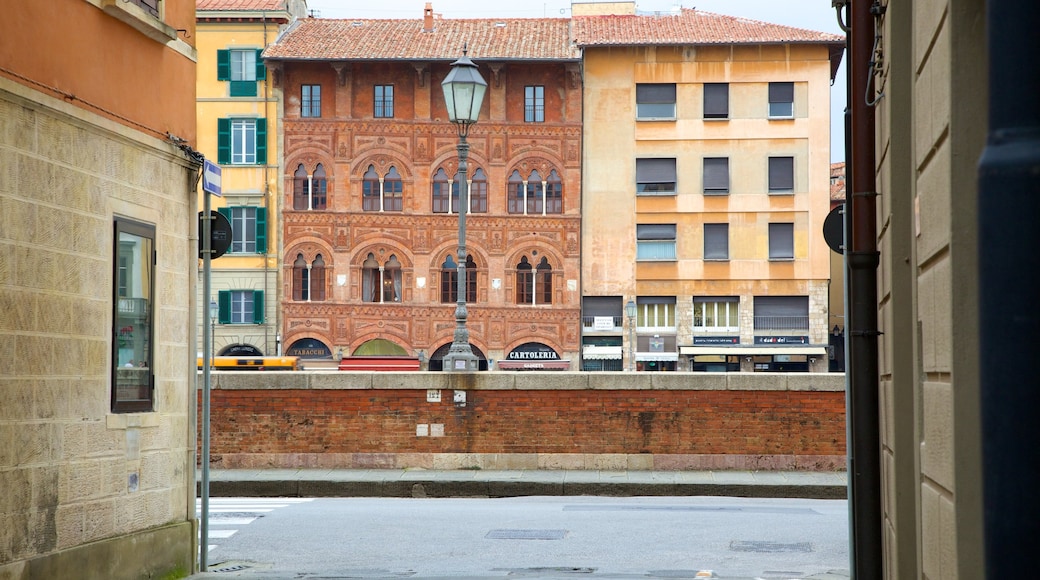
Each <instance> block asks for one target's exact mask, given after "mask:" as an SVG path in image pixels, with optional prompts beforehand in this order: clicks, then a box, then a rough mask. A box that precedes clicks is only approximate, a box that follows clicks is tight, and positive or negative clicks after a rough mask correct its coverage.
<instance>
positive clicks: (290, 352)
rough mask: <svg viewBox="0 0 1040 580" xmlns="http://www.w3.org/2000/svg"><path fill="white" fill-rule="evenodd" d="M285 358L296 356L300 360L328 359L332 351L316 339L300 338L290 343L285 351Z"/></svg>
mask: <svg viewBox="0 0 1040 580" xmlns="http://www.w3.org/2000/svg"><path fill="white" fill-rule="evenodd" d="M285 356H298V357H300V358H329V357H331V356H332V351H330V350H329V347H327V346H325V344H324V343H322V342H321V341H320V340H318V339H316V338H301V339H300V340H297V341H296V342H294V343H292V346H290V347H289V348H288V349H287V350H286V351H285Z"/></svg>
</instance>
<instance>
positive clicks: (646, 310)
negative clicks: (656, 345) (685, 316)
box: [636, 296, 675, 332]
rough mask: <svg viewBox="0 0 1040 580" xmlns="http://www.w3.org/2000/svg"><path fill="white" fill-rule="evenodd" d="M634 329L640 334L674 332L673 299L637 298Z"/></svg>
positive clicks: (662, 297)
mask: <svg viewBox="0 0 1040 580" xmlns="http://www.w3.org/2000/svg"><path fill="white" fill-rule="evenodd" d="M636 329H637V330H639V331H640V332H646V331H655V330H665V331H667V330H675V297H674V296H639V297H637V298H636Z"/></svg>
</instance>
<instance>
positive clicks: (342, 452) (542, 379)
mask: <svg viewBox="0 0 1040 580" xmlns="http://www.w3.org/2000/svg"><path fill="white" fill-rule="evenodd" d="M200 383H201V381H200ZM212 384H213V388H212V389H211V397H210V408H211V411H210V448H211V458H212V463H211V465H212V466H213V467H215V468H254V467H321V468H362V467H365V468H369V467H376V468H407V467H419V468H427V469H466V468H480V469H726V468H730V469H808V470H834V469H843V468H844V467H845V396H844V390H843V388H844V379H843V377H842V376H841V375H823V374H808V375H806V374H798V375H794V374H791V375H787V374H756V375H737V374H730V375H707V374H683V373H660V374H652V373H646V374H642V373H640V374H638V375H633V374H631V373H627V374H626V373H588V374H586V373H515V374H514V373H484V374H480V375H469V376H459V375H456V376H451V375H447V374H433V373H375V374H368V373H339V372H330V373H315V372H305V373H296V374H294V375H292V376H290V375H288V374H284V373H256V372H252V373H250V372H246V373H226V372H221V373H213V377H212ZM431 391H432V392H436V393H438V394H439V397H440V401H436V400H431V397H430V393H431ZM456 393H464V396H465V402H464V403H463V402H456V401H455V395H456ZM200 396H201V390H200ZM432 398H433V399H436V397H432ZM200 408H201V405H200ZM201 423H202V422H201V420H200V421H199V424H200V425H201Z"/></svg>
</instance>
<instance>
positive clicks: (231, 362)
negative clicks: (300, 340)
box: [198, 356, 300, 371]
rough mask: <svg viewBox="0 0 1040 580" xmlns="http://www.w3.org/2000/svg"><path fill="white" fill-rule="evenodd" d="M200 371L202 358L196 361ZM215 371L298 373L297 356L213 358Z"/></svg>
mask: <svg viewBox="0 0 1040 580" xmlns="http://www.w3.org/2000/svg"><path fill="white" fill-rule="evenodd" d="M198 361H199V362H198V368H199V370H201V369H202V357H199V359H198ZM212 365H213V366H212V368H213V370H215V371H298V370H300V357H298V356H248V357H245V356H215V357H213V360H212Z"/></svg>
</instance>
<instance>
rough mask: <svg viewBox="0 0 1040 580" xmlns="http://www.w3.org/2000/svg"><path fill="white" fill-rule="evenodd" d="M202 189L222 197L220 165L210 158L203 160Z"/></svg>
mask: <svg viewBox="0 0 1040 580" xmlns="http://www.w3.org/2000/svg"><path fill="white" fill-rule="evenodd" d="M202 191H208V192H209V193H212V194H213V195H215V196H217V197H220V166H219V165H217V164H216V163H213V162H212V161H210V160H209V159H205V160H203V165H202Z"/></svg>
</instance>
